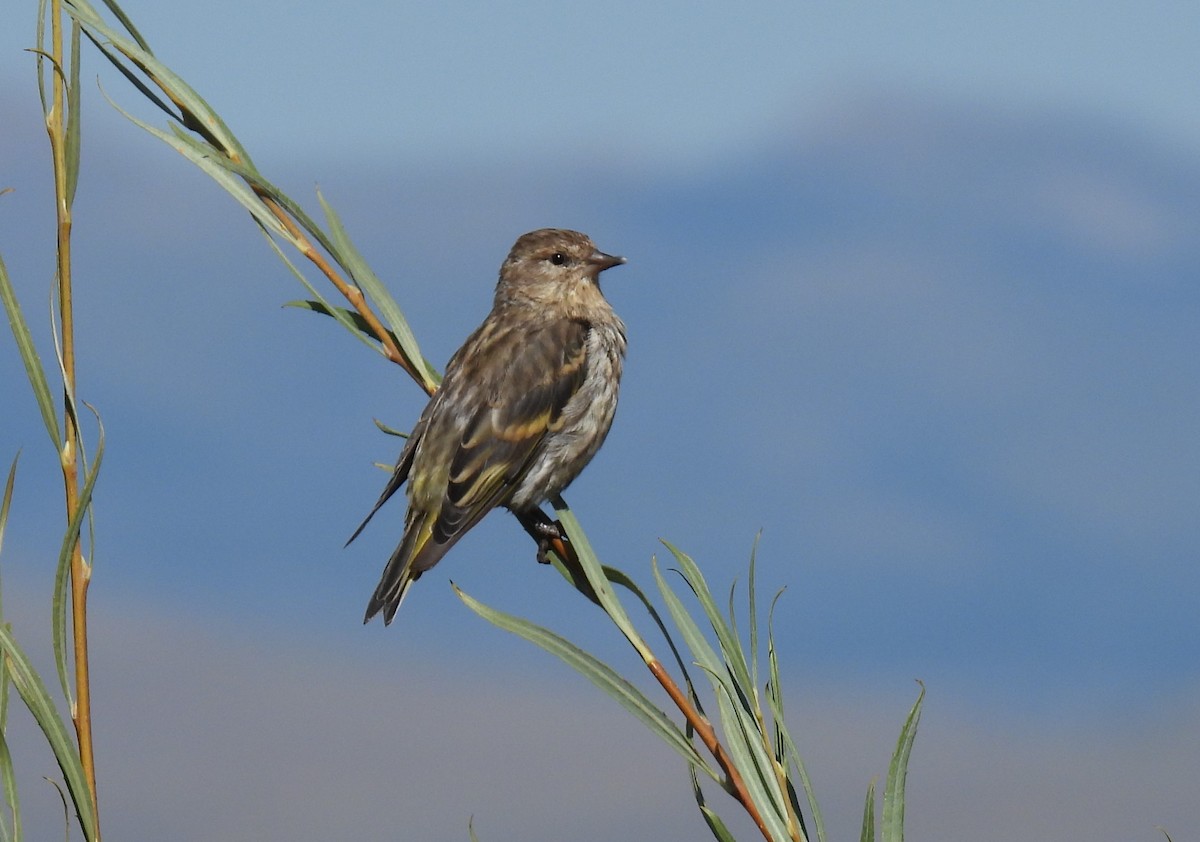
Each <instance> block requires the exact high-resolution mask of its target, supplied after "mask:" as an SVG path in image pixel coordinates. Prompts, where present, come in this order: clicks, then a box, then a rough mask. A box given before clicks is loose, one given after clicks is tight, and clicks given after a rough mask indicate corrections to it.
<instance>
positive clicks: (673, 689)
mask: <svg viewBox="0 0 1200 842" xmlns="http://www.w3.org/2000/svg"><path fill="white" fill-rule="evenodd" d="M646 667H647V668H648V669H649V670H650V673H651V674H652V675H653V676H654V677H655V679H657V681H658V683H659V684H661V685H662V688H663V689H664V690H666V691H667V695H668V696H670V697H671V701H672V702H674V703H675V707H677V708H679V712H680V713H682V714H683V717H684V719H686V720H687V723H688V725H690V726H691V728H692V730H693V731H695V732H696V736H697V737H699V738H700V742H702V743H704V747H705V748H707V749H708V751H709V753H710V754H711V755H712V756H713V759H715V760H716V761H717V763H718V764H719V765H720V767H721V769H722V770H724V772H725V776H726V779H727V780H728V782H729V788H730V789H731V790H732V791H731V792H730V795H732V796H733V797H734V798H736V799H737V800H738V801H740V802H741V804H742V806H743V807H745V808H746V812H747V813H749V814H750V818H751V819H753V820H754V824H755V825H756V826H757V827H758V829H759V831H760V832H761V833H762V835H763V838H764V839H766V840H767V842H773V840H772V839H771V833H770V831H768V830H767V825H766V824H765V823H764V822H763V819H762V816H761V815H760V814H759V812H758V807H757V806H755V804H754V800H753V799H751V797H750V793H749V792H747V790H746V784H745V782H744V781H743V780H742V775H741V773H740V772H738V770H737V767H736V766H734V765H733V760H732V759H730V757H729V754H728V752H726V751H725V746H723V745H721V741H720V740H718V739H717V733H716V731H715V730H714V729H713V727H712V723H711V722H709V721H708V719H707V718H706V717H704V716H702V715H701V714H700V712H699V711H697V710H696V708H695V707H693V706H692V703H691V702H689V701H688V698H687V696H685V695H684V693H683V691H682V690H680V689H679V685H678V684H676V683H675V679H673V678H671V674H670V673H669V672H667V669H666V667H664V666H663V665H662V662H661V661H659V660H658V659H657V658H653V659H651V660H648V661H646Z"/></svg>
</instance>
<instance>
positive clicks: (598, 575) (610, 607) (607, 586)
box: [550, 497, 654, 661]
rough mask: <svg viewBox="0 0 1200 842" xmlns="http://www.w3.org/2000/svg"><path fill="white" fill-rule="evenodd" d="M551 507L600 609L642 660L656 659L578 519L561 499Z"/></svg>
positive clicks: (555, 500) (553, 502)
mask: <svg viewBox="0 0 1200 842" xmlns="http://www.w3.org/2000/svg"><path fill="white" fill-rule="evenodd" d="M550 505H552V506H553V507H554V513H555V515H557V516H558V520H559V523H561V524H562V525H563V529H565V530H566V533H567V537H568V539H570V541H571V546H572V547H574V549H575V555H577V556H578V557H579V565H580V567H582V568H583V572H584V575H585V576H586V577H587V580H588V584H589V585H591V586H592V590H593V591H594V592H595V594H596V598H597V599H598V600H599V601H600V607H601V608H603V609H604V611H605V613H607V614H608V616H609V618H611V619H612V621H613V623H614V624H616V626H617V628H619V629H620V630H621V633H622V634H623V635H625V639H626V640H628V641H629V642H630V643H631V644H633V648H634V649H637V651H638V654H639V655H641V656H642V659H643V660H646V661H648V660H649V659H651V658H653V657H654V653H653V652H651V651H650V647H649V646H647V645H646V641H645V640H643V639H642V636H641V635H640V634H638V632H637V629H635V628H634V627H633V623H632V622H631V621H630V619H629V615H628V614H626V613H625V608H624V606H622V605H621V600H619V599H618V598H617V594H616V592H615V591H614V590H613V589H612V585H611V583H610V582H609V581H608V577H607V576H606V575H605V574H604V566H603V565H602V564H601V563H600V559H599V558H597V557H596V552H595V550H593V549H592V545H591V543H589V541H588V539H587V535H586V534H584V531H583V526H581V525H580V523H579V519H578V518H576V517H575V514H574V512H572V511H571V510H570V508H568V507H567V504H566V501H564V500H563V498H562V497H555V498H554V499H553V500H551V501H550Z"/></svg>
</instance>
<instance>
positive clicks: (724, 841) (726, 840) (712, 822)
mask: <svg viewBox="0 0 1200 842" xmlns="http://www.w3.org/2000/svg"><path fill="white" fill-rule="evenodd" d="M689 773H690V774H691V778H692V794H693V795H694V796H695V798H696V806H697V807H698V808H699V809H700V815H701V816H703V817H704V823H705V824H707V825H708V829H709V830H710V831H711V832H712V835H713V838H714V839H716V840H717V842H736V840H735V839H734V838H733V834H732V833H730V832H729V828H727V827H726V826H725V822H723V821H721V817H720V816H718V815H717V814H716V811H714V810H713V809H712V808H711V807H709V806H708V804H707V803H706V802H705V800H704V790H702V789H701V788H700V779H699V778H697V777H696V770H695V769H690V770H689Z"/></svg>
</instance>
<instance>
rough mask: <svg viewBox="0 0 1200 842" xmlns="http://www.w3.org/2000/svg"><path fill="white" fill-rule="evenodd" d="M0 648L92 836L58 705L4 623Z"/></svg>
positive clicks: (85, 795)
mask: <svg viewBox="0 0 1200 842" xmlns="http://www.w3.org/2000/svg"><path fill="white" fill-rule="evenodd" d="M0 651H2V652H3V656H4V658H5V659H6V660H7V661H8V667H9V670H10V674H11V676H12V682H13V686H14V687H16V688H17V692H18V693H20V695H21V699H22V701H24V702H25V706H26V707H27V708H29V712H30V713H31V714H33V718H34V719H35V720H36V721H37V724H38V727H39V728H41V729H42V733H43V734H45V735H46V741H47V742H48V743H49V744H50V749H51V750H52V751H53V752H54V759H55V760H57V761H58V767H59V768H60V769H61V770H62V773H63V779H64V780H65V781H66V782H67V789H68V790H69V791H70V793H71V800H72V802H73V803H74V805H75V813H76V815H77V816H78V817H79V824H80V826H81V828H82V829H83V834H84V837H85V838H86V839H94V838H96V821H95V810H94V809H93V806H92V796H91V793H90V792H89V790H88V786H87V779H86V778H85V776H84V773H83V765H82V764H81V763H80V761H79V753H78V751H77V749H76V748H75V743H74V741H73V740H72V738H71V735H70V733H69V732H68V730H67V727H66V725H65V724H64V723H63V720H62V717H61V716H60V715H59V713H58V709H57V708H56V707H55V706H54V702H53V701H51V699H50V694H49V693H47V692H46V687H45V685H43V684H42V680H41V678H39V677H38V674H37V672H36V671H35V670H34V668H33V665H32V664H31V663H30V662H29V659H28V658H27V657H26V655H25V653H24V651H22V649H21V647H20V646H18V645H17V642H16V640H15V639H14V638H13V636H12V633H11V632H10V631H9V630H8V628H7V627H5V626H3V625H0Z"/></svg>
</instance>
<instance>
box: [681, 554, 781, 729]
mask: <svg viewBox="0 0 1200 842" xmlns="http://www.w3.org/2000/svg"><path fill="white" fill-rule="evenodd" d="M662 543H663V546H665V547H666V548H667V549H668V550H670V551H671V555H673V556H674V557H675V560H676V561H677V562H678V563H679V572H680V574H681V575H682V576H683V578H684V581H686V582H687V583H688V586H689V587H690V588H691V589H692V592H693V593H694V594H695V595H696V598H697V599H698V600H699V601H700V606H701V607H702V608H703V609H704V613H705V615H706V616H707V617H708V622H709V625H711V626H712V628H713V631H714V632H715V633H716V635H717V642H718V643H720V645H721V652H722V654H723V655H724V657H725V660H726V662H727V663H728V664H729V669H730V671H731V672H732V673H733V677H734V680H735V682H736V683H737V685H738V686H739V687H741V688H744V689H745V690H748V691H749V693H750V696H749V698H753V697H754V696H755V695H756V694H755V693H754V692H753V688H754V684H753V683H752V682H751V680H750V670H749V669H748V668H747V664H746V653H745V652H744V651H743V650H742V644H741V641H739V640H738V639H737V635H735V634H734V632H733V629H732V628H731V627H730V626H729V624H728V623H727V622H725V618H724V617H722V616H721V610H720V609H719V608H717V603H716V600H714V599H713V595H712V591H710V590H709V588H708V583H707V582H706V581H705V580H704V574H703V573H701V572H700V568H699V567H698V566H697V565H696V562H694V561H693V560H692V558H691V556H689V555H688V554H687V553H685V552H683V551H682V550H680V549H678V548H677V547H675V546H674V545H672V544H671V543H670V542H668V541H663V542H662ZM759 713H760V714H761V712H759Z"/></svg>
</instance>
